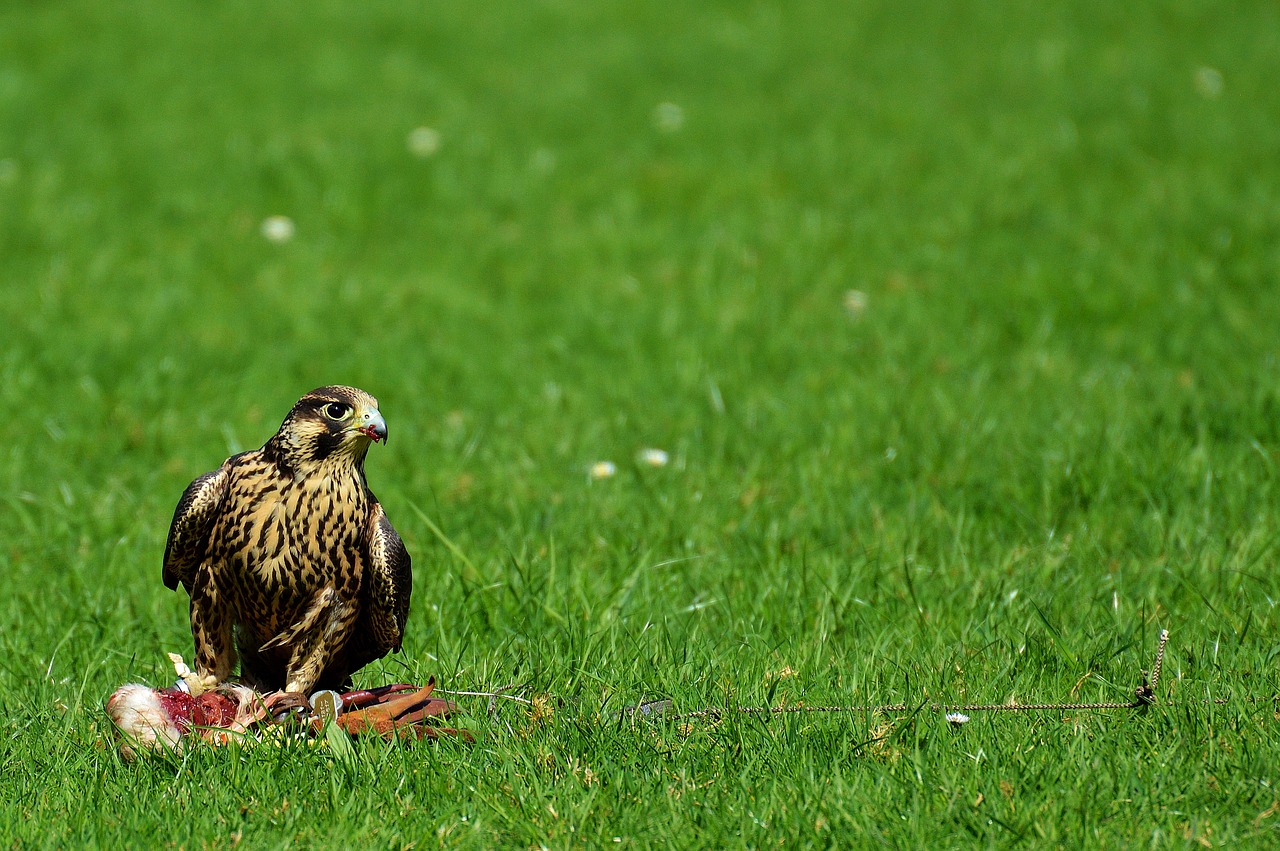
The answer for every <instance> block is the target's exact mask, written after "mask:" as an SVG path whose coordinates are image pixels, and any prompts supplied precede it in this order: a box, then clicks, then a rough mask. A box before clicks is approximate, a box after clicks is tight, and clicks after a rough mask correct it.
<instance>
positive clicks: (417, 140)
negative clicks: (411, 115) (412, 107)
mask: <svg viewBox="0 0 1280 851" xmlns="http://www.w3.org/2000/svg"><path fill="white" fill-rule="evenodd" d="M405 145H406V146H407V147H408V148H409V153H411V154H413V155H414V156H415V157H422V158H423V159H424V160H425V159H426V158H427V157H429V156H432V155H433V154H435V152H436V151H438V150H440V133H439V131H437V130H433V129H432V128H430V127H419V128H417V129H415V130H414V131H413V132H412V133H410V134H409V138H408V140H407V141H406V142H405Z"/></svg>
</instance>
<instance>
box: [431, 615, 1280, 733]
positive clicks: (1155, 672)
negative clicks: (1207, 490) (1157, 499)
mask: <svg viewBox="0 0 1280 851" xmlns="http://www.w3.org/2000/svg"><path fill="white" fill-rule="evenodd" d="M1168 644H1169V630H1167V629H1162V630H1160V641H1159V644H1158V645H1157V646H1156V658H1155V661H1154V662H1153V663H1152V665H1151V672H1150V675H1149V676H1148V673H1147V671H1145V670H1143V671H1142V672H1141V674H1142V684H1141V685H1139V686H1138V687H1137V688H1136V689H1134V694H1133V699H1132V700H1129V701H1124V702H1119V701H1098V702H1074V703H1014V702H1009V703H962V704H948V703H934V702H930V703H916V704H910V703H883V704H877V705H872V704H865V705H839V706H735V707H733V708H731V709H726V708H725V707H720V706H708V707H706V708H704V709H695V710H691V711H689V712H680V713H678V714H668V713H670V711H671V710H672V709H674V708H675V703H674V702H673V701H671V700H670V699H665V698H664V699H661V700H650V701H646V702H644V703H638V704H635V705H634V706H628V707H626V708H624V709H623V710H622V711H621V712H619V713H617V714H616V715H614V716H613V717H614V718H615V719H616V720H617V721H624V720H627V719H631V720H634V719H636V718H639V717H647V718H662V719H663V720H666V721H688V720H692V719H698V718H713V719H720V718H723V717H724V716H725V715H728V714H730V713H737V714H739V715H792V714H799V713H828V714H830V713H838V712H860V713H877V712H878V713H883V714H901V713H905V712H919V711H921V710H925V709H927V710H929V711H931V712H941V711H944V710H946V711H947V712H949V713H964V712H1055V711H1062V712H1075V711H1088V710H1103V709H1146V708H1147V707H1149V706H1152V705H1154V704H1155V703H1156V687H1157V686H1158V685H1159V684H1160V671H1161V669H1162V668H1163V667H1164V652H1165V648H1166V647H1167V646H1168ZM519 687H520V686H519V684H515V683H513V684H511V685H506V686H503V687H501V688H499V689H496V690H495V691H492V692H482V691H449V690H447V689H436V691H437V693H440V694H451V695H456V696H461V697H487V698H489V714H490V715H493V714H494V712H495V711H496V709H497V701H498V699H499V698H501V699H504V700H512V701H517V702H519V703H524V704H529V703H532V701H530V700H529V699H527V698H524V697H520V696H517V695H513V694H510V693H509V692H511V691H512V690H514V689H516V688H519ZM1246 699H1247V700H1249V701H1250V702H1252V703H1261V702H1263V701H1267V700H1269V701H1272V702H1276V703H1280V695H1276V696H1274V697H1271V698H1259V697H1250V698H1246ZM1202 702H1203V703H1211V704H1216V705H1219V706H1221V705H1224V704H1227V703H1229V702H1230V699H1228V698H1209V699H1206V700H1204V701H1202ZM964 720H968V719H960V723H963V721H964Z"/></svg>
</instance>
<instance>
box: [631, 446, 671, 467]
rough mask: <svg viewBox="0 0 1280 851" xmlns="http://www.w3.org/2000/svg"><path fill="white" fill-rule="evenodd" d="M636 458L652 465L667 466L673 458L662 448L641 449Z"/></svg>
mask: <svg viewBox="0 0 1280 851" xmlns="http://www.w3.org/2000/svg"><path fill="white" fill-rule="evenodd" d="M636 460H637V461H639V462H640V463H641V464H648V465H649V466H650V467H665V466H667V462H668V461H670V460H671V459H670V457H669V456H668V455H667V453H666V452H664V451H662V450H661V449H641V450H640V451H639V452H637V453H636Z"/></svg>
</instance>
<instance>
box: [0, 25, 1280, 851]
mask: <svg viewBox="0 0 1280 851" xmlns="http://www.w3.org/2000/svg"><path fill="white" fill-rule="evenodd" d="M970 5H971V6H972V8H964V7H960V6H956V5H955V4H947V3H911V4H891V3H876V2H856V3H849V2H834V0H833V2H825V3H824V2H805V0H801V1H800V2H794V3H764V2H741V3H728V2H711V3H683V4H671V3H661V2H649V1H648V0H634V2H620V3H587V2H574V0H556V1H555V2H550V0H548V2H526V3H516V2H511V3H498V4H479V5H477V4H462V3H458V4H441V3H435V4H409V3H393V2H370V3H362V4H351V3H338V2H329V0H321V2H317V3H311V4H307V5H306V6H305V8H304V7H303V6H299V5H298V4H284V3H275V2H265V3H264V2H258V3H248V2H220V3H211V4H198V5H196V6H175V5H173V4H166V3H159V2H154V0H137V2H132V0H126V2H121V3H115V4H104V3H94V2H45V3H36V4H31V3H9V4H5V5H3V6H0V321H2V322H3V328H4V330H3V332H0V334H2V335H3V337H4V342H3V344H0V404H3V406H4V408H5V410H6V411H7V417H6V420H7V422H9V427H8V432H9V435H10V436H9V440H8V445H7V447H6V448H5V449H4V450H3V451H2V452H0V489H2V490H0V497H2V498H3V501H4V507H3V510H2V511H0V718H2V721H0V732H2V738H0V800H3V801H4V804H3V806H2V807H0V819H2V822H0V845H3V846H10V845H13V846H15V847H17V846H22V847H32V846H37V847H38V846H44V845H48V846H60V847H76V846H81V845H97V846H107V847H149V846H156V845H169V846H174V847H183V848H188V849H192V848H203V847H214V848H220V847H230V846H233V845H235V844H236V843H237V842H239V843H240V844H241V847H253V848H273V847H279V848H283V847H287V846H290V845H291V844H295V843H297V844H301V845H303V846H321V845H330V846H333V847H375V848H401V847H405V846H407V845H409V844H411V843H414V842H416V843H417V844H418V847H436V846H437V845H439V846H444V847H472V848H480V847H490V846H493V845H503V846H511V847H535V846H539V845H546V846H548V847H552V848H556V847H568V846H580V845H586V846H588V847H600V846H607V847H613V846H614V845H615V843H616V844H617V845H618V846H619V847H655V848H665V847H695V846H705V847H748V846H749V847H761V846H768V845H779V846H786V847H829V846H850V845H853V846H871V845H887V846H892V847H900V848H920V847H930V848H947V847H972V846H974V845H980V846H997V847H999V846H1014V845H1050V846H1051V845H1057V846H1061V847H1081V846H1087V847H1116V848H1119V847H1125V848H1128V847H1136V846H1139V845H1142V846H1148V845H1150V846H1154V847H1184V846H1190V847H1199V845H1201V844H1205V843H1207V844H1211V845H1215V846H1216V845H1259V846H1261V845H1275V844H1276V843H1277V842H1280V834H1278V831H1280V827H1278V826H1280V814H1277V810H1276V806H1275V804H1276V801H1277V799H1278V798H1280V791H1278V790H1280V722H1277V720H1276V716H1275V713H1274V707H1273V706H1272V705H1271V703H1270V701H1269V698H1270V696H1272V695H1273V694H1276V693H1278V692H1280V675H1278V672H1277V664H1276V655H1277V648H1278V646H1280V645H1278V643H1277V638H1276V636H1277V628H1278V627H1280V623H1278V618H1277V613H1276V612H1275V600H1276V599H1278V598H1280V587H1278V585H1280V582H1278V580H1277V562H1278V561H1280V556H1278V554H1277V547H1276V541H1277V538H1278V537H1280V487H1278V485H1277V469H1276V467H1277V463H1280V344H1278V342H1277V340H1278V339H1280V338H1278V337H1277V333H1276V329H1277V328H1280V286H1278V282H1280V192H1278V191H1277V187H1278V186H1280V118H1278V116H1280V89H1277V87H1276V85H1275V80H1276V57H1277V56H1278V55H1280V11H1278V10H1277V8H1276V6H1275V5H1274V4H1272V3H1265V2H1244V3H1237V4H1227V5H1226V6H1224V5H1223V4H1217V3H1210V2H1177V1H1176V0H1175V2H1170V3H1159V4H1157V3H1138V4H1128V5H1123V4H1122V5H1120V6H1117V4H1114V3H1100V2H1092V3H1074V4H1063V5H1062V7H1061V8H1046V9H1037V8H1036V7H1035V5H1034V4H1016V3H1002V4H970ZM1205 69H1209V70H1205ZM662 103H673V104H676V105H678V106H679V108H680V109H681V110H682V115H683V119H684V120H683V124H682V126H680V127H679V128H678V129H676V130H675V132H668V131H667V130H663V129H661V128H659V127H657V126H656V125H655V110H656V109H657V108H658V105H659V104H662ZM423 125H425V126H430V127H433V128H435V129H436V130H438V131H439V133H440V138H441V145H440V148H439V151H438V152H437V153H435V155H434V156H431V157H428V158H420V157H415V156H414V155H413V154H412V153H410V152H409V150H408V149H407V147H406V139H407V137H408V135H409V134H410V132H411V131H412V130H413V129H414V128H415V127H419V126H423ZM271 215H287V216H290V217H291V218H292V219H293V220H294V221H295V222H296V224H297V233H296V236H295V237H294V238H293V240H292V241H289V242H287V243H284V244H273V243H270V242H268V241H267V240H265V239H264V238H263V237H262V236H261V234H260V232H259V225H260V223H261V222H262V220H263V219H265V218H266V217H268V216H271ZM849 290H859V291H861V292H863V293H865V295H866V305H865V310H863V311H862V312H861V313H860V315H853V314H851V312H850V311H849V310H847V309H846V306H845V301H846V295H845V294H846V292H847V291H849ZM855 313H856V311H855ZM332 382H343V383H352V384H357V385H359V386H362V387H364V388H366V389H368V390H369V391H371V392H372V393H374V394H375V395H377V396H378V397H379V398H380V400H381V402H382V408H383V411H384V413H385V414H386V416H387V420H388V422H389V425H390V429H391V438H392V439H391V442H390V444H389V446H388V447H386V448H385V449H384V448H375V449H374V450H373V452H372V454H371V456H370V459H369V463H368V473H369V478H370V481H371V484H372V486H373V487H374V489H375V491H376V492H377V493H378V495H379V496H380V497H381V499H382V501H383V503H384V504H385V505H386V507H387V509H388V512H389V514H390V516H391V517H392V519H393V521H394V522H395V523H396V525H397V527H398V528H399V529H400V531H401V533H402V534H403V535H404V537H405V540H406V541H407V543H408V546H409V549H410V550H411V552H412V553H413V556H414V559H415V566H416V571H415V574H416V575H415V593H414V600H413V613H412V616H411V618H410V624H409V635H408V638H407V641H406V643H405V650H406V653H405V654H404V656H402V657H400V658H398V659H394V660H389V661H385V662H384V663H380V664H379V665H375V666H373V667H372V668H370V669H368V670H367V671H366V672H365V673H364V674H363V675H362V678H361V681H362V682H365V683H378V682H385V681H388V680H398V679H403V678H406V677H407V678H411V679H417V680H422V679H425V678H426V677H428V676H430V675H435V676H436V677H437V678H438V679H439V681H440V683H441V685H442V686H444V687H448V688H455V689H473V690H483V689H488V688H494V687H497V686H501V685H504V684H507V683H511V682H519V683H523V684H526V685H527V689H528V692H529V693H540V694H549V695H552V696H554V701H553V703H552V706H553V708H554V713H553V714H552V715H551V717H549V718H534V717H531V716H530V715H529V713H527V712H526V711H525V710H524V709H523V708H522V707H520V706H517V705H515V704H503V706H502V707H501V708H500V711H499V714H498V716H497V718H494V719H490V718H488V717H487V716H486V713H485V708H486V702H485V701H483V700H481V701H474V702H471V703H468V704H467V706H468V707H469V708H471V709H472V710H474V712H475V713H476V714H475V717H473V718H472V719H471V720H470V721H469V722H468V723H469V724H470V725H471V726H472V727H473V728H474V729H476V730H477V731H478V733H479V741H478V742H477V743H476V744H475V745H472V746H463V745H460V744H457V743H454V742H442V743H437V744H422V745H415V746H411V747H387V746H383V745H381V744H380V743H360V744H359V746H358V747H357V749H356V754H355V757H354V758H353V759H344V758H334V757H333V756H332V755H331V754H330V753H329V752H328V751H324V750H319V751H316V750H308V749H303V748H285V749H274V748H261V749H257V750H251V751H246V752H244V753H238V752H235V751H231V750H219V751H212V750H195V751H193V752H190V753H188V754H187V755H186V756H184V757H182V758H172V759H157V760H152V761H145V762H141V763H137V764H127V763H124V762H123V761H122V760H121V759H120V758H119V757H118V756H117V755H116V753H115V751H114V750H113V749H112V747H111V746H110V743H109V740H108V739H107V737H106V728H105V718H104V716H103V714H102V712H101V704H102V701H103V699H104V698H105V697H106V695H107V694H109V693H110V691H111V690H112V689H113V688H115V686H117V685H118V684H120V683H122V682H125V681H130V680H140V681H145V682H150V683H154V684H162V683H166V682H168V681H169V678H170V677H171V676H172V675H171V673H170V672H168V671H167V670H166V668H167V663H166V661H165V658H164V653H165V652H166V651H173V650H178V651H182V652H184V653H187V654H189V653H190V649H189V648H190V637H189V634H188V631H187V624H186V598H185V596H184V595H182V594H172V593H169V592H167V591H166V590H165V589H164V588H163V586H162V585H161V583H160V555H161V552H162V548H163V543H164V535H165V533H166V531H167V528H168V522H169V519H170V515H171V511H172V509H173V505H174V503H175V502H176V500H177V497H178V496H179V494H180V493H181V491H182V488H183V487H184V486H185V485H186V483H187V482H188V481H190V479H192V478H193V477H194V476H195V475H197V474H199V473H201V472H204V471H206V470H209V469H212V468H213V467H214V466H216V465H217V464H218V463H219V462H220V461H221V460H222V459H223V458H224V457H225V456H226V455H227V454H229V453H231V452H233V451H237V450H240V449H245V448H251V447H253V446H256V445H259V444H260V443H261V442H262V441H263V440H265V439H266V438H267V437H268V436H269V435H270V434H271V433H272V432H273V431H274V429H275V427H276V425H277V424H278V422H279V420H280V418H281V417H282V416H283V414H284V413H285V411H286V410H287V409H288V407H289V405H290V404H291V403H292V402H293V400H294V399H295V398H296V397H297V396H299V395H300V394H301V393H302V392H304V391H305V390H308V389H310V388H311V387H314V386H317V385H321V384H326V383H332ZM643 447H660V448H663V449H665V450H667V451H668V452H669V453H670V456H671V460H672V463H671V464H670V465H668V466H666V467H663V468H649V467H646V466H643V465H640V464H637V463H634V462H633V461H632V459H633V457H634V456H635V453H636V452H637V450H639V449H641V448H643ZM603 459H609V460H612V461H614V462H615V463H616V464H617V465H618V474H617V475H616V476H614V477H613V478H610V479H605V480H598V481H591V480H589V479H588V477H587V475H586V470H587V468H588V467H589V466H590V465H591V464H593V463H594V462H596V461H599V460H603ZM419 512H421V514H420V513H419ZM423 515H425V517H426V518H429V520H430V522H433V523H435V524H438V526H439V527H440V529H442V530H443V531H444V533H445V534H446V535H447V536H448V537H449V539H450V540H451V541H452V542H453V544H454V545H455V546H456V548H457V551H458V552H460V553H461V554H462V555H463V556H464V558H459V557H457V556H456V555H455V553H454V552H451V550H450V549H449V548H447V547H446V546H445V545H444V544H443V542H442V541H440V540H439V539H438V538H437V537H436V536H435V535H434V534H433V533H432V532H431V530H430V526H429V523H428V522H427V520H424V518H423ZM1161 628H1168V629H1169V630H1170V631H1171V636H1172V638H1171V643H1170V650H1169V655H1168V658H1167V659H1166V664H1165V670H1164V679H1163V682H1162V683H1161V690H1160V691H1161V693H1160V698H1161V699H1162V700H1165V701H1169V702H1171V705H1166V706H1161V707H1158V708H1156V709H1154V710H1152V711H1150V712H1147V713H1145V714H1138V713H1123V712H1111V713H1105V712H1103V713H1084V712H1058V713H1047V714H1036V715H1030V714H1028V715H1016V716H1015V715H999V716H990V715H979V716H975V718H974V720H973V721H972V722H970V723H969V724H968V725H967V726H965V727H964V728H962V729H959V730H953V729H951V728H950V727H948V725H947V724H946V722H945V721H944V720H943V719H942V718H941V716H940V714H938V713H934V712H930V711H927V710H926V711H921V712H919V713H917V714H914V715H910V716H902V717H884V716H876V715H864V714H845V715H834V716H812V715H803V716H788V717H778V718H774V719H772V720H769V721H767V722H766V721H763V720H761V719H760V718H750V717H738V716H730V717H727V718H725V719H723V720H722V721H720V722H719V723H714V724H713V723H709V722H700V723H695V724H693V725H691V726H690V727H681V726H679V725H676V724H662V723H658V724H645V725H639V726H637V727H635V728H632V727H629V726H620V725H618V724H617V723H615V722H614V721H612V720H611V718H612V717H613V715H614V713H616V712H617V711H618V710H620V709H621V708H622V707H623V706H625V705H627V704H631V703H635V702H637V701H639V700H642V699H645V698H652V697H660V696H661V697H670V698H672V699H673V700H674V701H675V704H676V706H677V707H678V708H679V709H682V710H689V709H695V708H699V707H702V706H707V705H726V704H728V705H732V704H748V705H764V704H766V703H768V702H770V701H772V702H774V703H785V704H794V703H796V702H804V703H808V704H826V703H864V702H871V703H882V702H883V703H890V702H897V701H904V702H907V703H918V702H925V701H941V702H944V703H950V702H969V701H983V702H985V701H992V702H1000V701H1005V700H1007V699H1009V698H1011V697H1014V698H1016V699H1018V700H1022V701H1032V700H1051V699H1059V698H1067V697H1068V696H1071V695H1074V699H1080V700H1126V699H1128V698H1129V697H1130V695H1131V693H1132V689H1133V687H1134V686H1135V685H1136V684H1137V677H1138V669H1139V668H1140V667H1143V666H1147V665H1149V664H1150V659H1151V654H1152V653H1153V651H1154V648H1155V642H1156V637H1157V635H1158V633H1159V630H1160V629H1161ZM406 666H407V667H406ZM787 669H790V672H791V673H794V676H790V675H787ZM1206 697H1218V698H1228V699H1229V702H1228V703H1227V704H1226V705H1222V706H1208V705H1205V704H1204V703H1202V702H1199V701H1201V700H1202V699H1203V698H1206ZM1250 697H1260V698H1264V700H1262V701H1261V702H1259V703H1254V702H1251V701H1250V700H1249V698H1250ZM615 838H616V840H615Z"/></svg>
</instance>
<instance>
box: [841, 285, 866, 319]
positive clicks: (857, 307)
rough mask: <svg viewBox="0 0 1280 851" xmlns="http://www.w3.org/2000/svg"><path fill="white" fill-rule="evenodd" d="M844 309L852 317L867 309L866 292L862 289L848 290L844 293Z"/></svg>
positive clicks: (858, 315)
mask: <svg viewBox="0 0 1280 851" xmlns="http://www.w3.org/2000/svg"><path fill="white" fill-rule="evenodd" d="M844 309H845V311H846V312H847V313H848V314H849V315H850V316H851V317H853V318H854V319H857V318H858V317H860V316H862V314H863V313H864V312H865V311H866V309H867V294H866V293H864V292H863V291H862V290H849V291H848V292H846V293H845V294H844Z"/></svg>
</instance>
